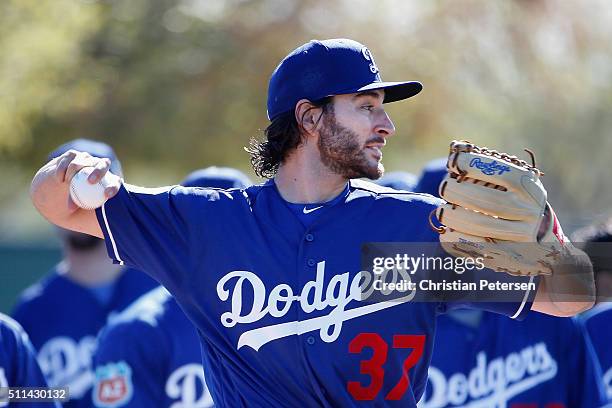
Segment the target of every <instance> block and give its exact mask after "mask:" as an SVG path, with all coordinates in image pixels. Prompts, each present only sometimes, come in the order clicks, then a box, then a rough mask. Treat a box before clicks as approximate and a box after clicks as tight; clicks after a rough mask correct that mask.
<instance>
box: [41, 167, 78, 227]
mask: <svg viewBox="0 0 612 408" xmlns="http://www.w3.org/2000/svg"><path fill="white" fill-rule="evenodd" d="M58 161H59V158H56V159H53V160H51V161H50V162H48V163H47V164H45V165H44V166H43V167H42V168H41V169H40V170H38V172H37V173H36V175H35V176H34V179H33V180H32V185H31V186H30V197H31V198H32V203H33V204H34V207H36V209H37V210H38V212H40V214H41V215H42V216H43V217H45V218H46V219H47V220H48V221H49V222H51V223H53V224H55V225H59V226H61V227H65V226H66V225H65V224H66V221H67V220H68V219H70V216H71V215H73V214H74V212H75V211H77V210H78V207H70V206H69V199H68V196H69V187H70V186H69V184H68V183H67V182H65V181H64V180H60V178H59V177H58V176H57V175H56V170H57V164H58Z"/></svg>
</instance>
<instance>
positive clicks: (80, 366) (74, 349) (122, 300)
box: [13, 139, 157, 408]
mask: <svg viewBox="0 0 612 408" xmlns="http://www.w3.org/2000/svg"><path fill="white" fill-rule="evenodd" d="M70 149H77V150H83V151H86V152H88V153H89V154H91V155H92V156H95V157H106V158H109V159H110V160H111V168H113V171H114V172H116V173H117V174H118V175H121V174H122V171H121V164H120V163H119V160H118V159H117V157H116V155H115V153H114V151H113V150H112V148H111V147H110V146H108V145H106V144H104V143H100V142H96V141H93V140H87V139H76V140H73V141H70V142H68V143H66V144H64V145H62V146H60V147H59V148H57V149H56V150H55V151H53V152H52V153H51V154H50V155H49V159H52V158H54V157H57V156H59V155H61V154H63V153H65V152H67V151H68V150H70ZM58 235H59V237H60V239H61V241H62V248H63V259H62V261H61V262H60V263H59V264H58V265H57V266H55V267H54V268H53V270H52V271H51V272H50V273H49V274H48V275H46V276H45V277H44V278H43V279H42V280H41V281H40V282H38V283H36V284H35V285H33V286H31V287H29V288H28V289H26V290H25V291H24V292H23V294H22V295H21V296H20V298H19V301H18V303H17V305H16V307H15V309H14V311H13V317H14V318H15V319H16V320H17V321H18V322H19V323H20V324H21V325H22V326H23V327H24V329H25V330H26V332H27V333H28V335H29V336H30V339H31V340H32V343H33V344H34V347H35V348H36V350H37V352H38V362H39V363H40V367H41V368H42V371H43V373H44V374H45V377H46V378H47V382H48V383H49V385H50V386H53V387H55V386H68V387H69V388H70V397H71V400H70V401H69V402H66V403H64V406H65V407H69V408H71V407H90V406H91V386H92V384H93V371H92V366H91V359H92V356H93V353H94V351H95V348H96V335H97V334H98V331H99V330H100V328H101V327H102V326H103V325H104V324H105V323H106V319H107V317H108V315H109V314H110V313H113V312H117V311H119V310H121V309H123V308H125V307H126V306H127V305H129V304H130V303H131V302H133V301H134V299H136V298H137V297H138V296H140V295H142V294H143V293H145V292H147V291H149V290H151V289H152V288H154V287H155V286H157V283H156V282H155V281H154V280H153V279H151V278H150V277H148V276H147V275H145V274H144V273H142V272H139V271H136V270H133V269H129V268H124V267H122V266H119V265H113V264H112V263H111V262H110V261H109V260H108V256H107V255H106V250H105V248H104V241H103V240H101V239H99V238H96V237H92V236H90V235H86V234H81V233H78V232H73V231H68V230H64V229H61V228H58Z"/></svg>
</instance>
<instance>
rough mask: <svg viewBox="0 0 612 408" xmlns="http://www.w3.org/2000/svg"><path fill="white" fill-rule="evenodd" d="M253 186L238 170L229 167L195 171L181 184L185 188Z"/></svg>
mask: <svg viewBox="0 0 612 408" xmlns="http://www.w3.org/2000/svg"><path fill="white" fill-rule="evenodd" d="M251 184H253V183H252V182H251V180H249V178H248V177H247V176H246V174H244V173H243V172H241V171H240V170H236V169H232V168H231V167H214V166H212V167H207V168H205V169H199V170H195V171H193V172H191V173H189V175H188V176H187V177H185V180H183V182H181V185H182V186H185V187H213V188H223V189H227V188H247V187H248V186H250V185H251Z"/></svg>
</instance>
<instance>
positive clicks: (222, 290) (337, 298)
mask: <svg viewBox="0 0 612 408" xmlns="http://www.w3.org/2000/svg"><path fill="white" fill-rule="evenodd" d="M349 279H350V277H349V272H345V273H343V274H339V275H334V276H333V277H332V278H331V279H330V281H329V284H328V285H327V288H324V280H325V261H321V262H319V263H318V264H317V274H316V278H315V280H314V281H308V282H306V284H304V287H303V288H302V291H301V292H300V294H299V295H295V294H294V292H293V289H292V288H291V286H289V285H287V284H285V283H281V284H279V285H277V286H275V287H274V288H273V289H272V290H271V291H270V293H269V295H267V291H266V287H265V284H264V283H263V282H262V280H261V279H260V278H259V277H258V276H257V275H255V274H254V273H253V272H250V271H232V272H229V273H228V274H227V275H225V276H224V277H223V278H221V280H219V283H217V295H218V296H219V299H221V300H222V301H227V300H228V299H229V298H230V294H231V305H232V308H231V311H229V312H225V313H223V314H222V315H221V324H223V326H225V327H234V326H235V325H236V324H246V323H253V322H257V321H259V320H260V319H262V318H263V317H265V316H266V315H270V316H272V317H276V318H280V317H283V316H284V315H286V314H287V312H288V311H289V309H290V308H291V305H292V304H293V302H294V301H297V302H299V304H300V307H301V308H302V310H303V311H304V313H307V314H309V313H312V312H314V311H315V310H324V309H326V308H328V307H331V308H332V309H331V311H330V312H329V313H328V314H327V315H324V316H319V317H313V318H311V319H306V320H301V321H290V322H284V323H279V324H274V325H270V326H264V327H259V328H256V329H252V330H247V331H245V332H244V333H242V335H241V336H240V338H239V340H238V345H237V348H238V349H240V348H241V347H242V346H249V347H251V348H253V349H254V350H255V351H257V350H259V348H260V347H261V346H263V345H264V344H266V343H268V342H270V341H273V340H277V339H280V338H283V337H287V336H291V335H294V334H296V335H301V334H304V333H308V332H310V331H314V330H319V333H320V336H321V340H323V341H325V342H327V343H331V342H333V341H335V340H337V339H338V337H339V336H340V331H341V330H342V323H343V322H345V321H347V320H351V319H354V318H356V317H360V316H364V315H368V314H370V313H374V312H377V311H379V310H383V309H387V308H390V307H393V306H397V305H401V304H403V303H406V302H409V301H410V300H412V299H413V298H414V296H415V294H416V291H415V290H413V291H411V292H407V293H406V294H405V295H404V296H402V297H400V298H396V299H393V300H389V301H383V302H379V303H373V304H368V305H365V306H361V307H356V308H352V309H346V306H347V305H348V304H349V303H350V302H351V301H353V300H356V301H361V300H363V299H366V298H367V293H366V292H364V290H363V288H367V287H369V286H370V284H371V282H372V276H371V274H369V273H368V272H363V271H362V272H359V273H357V274H356V275H355V276H354V277H353V279H352V280H350V282H349ZM231 283H233V286H231ZM226 286H229V287H230V288H231V289H232V290H229V289H227V288H226ZM243 290H249V291H252V292H253V304H252V305H251V306H250V308H249V307H248V305H244V306H243V304H242V303H243V296H242V294H243ZM311 293H314V298H313V299H312V301H310V300H309V297H311V296H310V294H311ZM266 295H267V302H266Z"/></svg>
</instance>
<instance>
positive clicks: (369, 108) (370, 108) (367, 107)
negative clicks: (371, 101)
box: [361, 105, 374, 111]
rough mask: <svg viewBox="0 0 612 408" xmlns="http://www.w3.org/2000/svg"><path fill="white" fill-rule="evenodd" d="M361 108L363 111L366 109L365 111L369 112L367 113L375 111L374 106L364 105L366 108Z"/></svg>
mask: <svg viewBox="0 0 612 408" xmlns="http://www.w3.org/2000/svg"><path fill="white" fill-rule="evenodd" d="M361 108H362V109H365V110H367V111H371V110H372V109H374V106H372V105H364V106H362V107H361Z"/></svg>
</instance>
